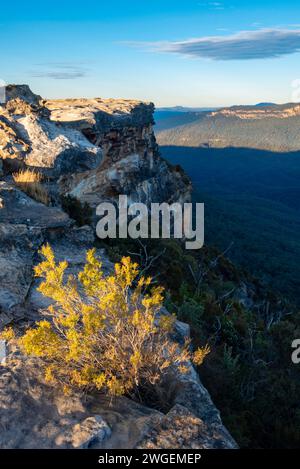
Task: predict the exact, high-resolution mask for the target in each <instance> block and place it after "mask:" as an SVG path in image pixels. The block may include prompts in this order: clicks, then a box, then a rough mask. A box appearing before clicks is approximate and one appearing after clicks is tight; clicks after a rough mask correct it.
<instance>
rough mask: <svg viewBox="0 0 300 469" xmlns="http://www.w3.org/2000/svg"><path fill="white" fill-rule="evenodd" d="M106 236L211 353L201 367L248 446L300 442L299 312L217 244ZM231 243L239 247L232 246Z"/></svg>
mask: <svg viewBox="0 0 300 469" xmlns="http://www.w3.org/2000/svg"><path fill="white" fill-rule="evenodd" d="M146 241H147V240H145V241H143V242H142V243H141V242H139V241H138V240H137V241H135V242H134V241H133V240H123V241H122V242H121V241H120V240H118V242H115V243H114V242H113V240H110V241H107V244H106V247H107V249H108V252H109V254H110V256H111V259H113V260H114V261H115V262H116V261H118V259H120V258H121V256H122V255H124V254H126V253H130V255H131V256H132V258H133V260H134V261H137V262H139V264H140V266H141V267H140V268H141V269H142V271H144V272H147V273H148V275H152V276H155V280H156V281H157V282H158V283H159V284H161V285H163V286H164V287H165V289H166V295H165V298H166V299H165V306H166V307H167V309H168V310H169V311H174V312H175V313H176V315H177V317H178V319H179V320H182V321H184V322H187V323H189V324H190V326H191V334H192V344H193V347H194V348H197V346H198V345H201V344H205V343H208V344H209V346H210V348H211V353H210V354H209V355H208V357H207V358H206V360H205V361H204V363H203V365H202V366H201V367H200V369H199V374H200V377H201V380H202V381H203V383H204V385H205V386H206V387H207V389H208V391H209V392H210V394H211V396H212V398H213V402H214V403H215V405H216V406H217V407H218V409H220V411H221V416H222V419H223V422H224V424H225V425H226V427H227V428H228V430H229V431H230V433H231V434H232V435H233V437H234V438H235V439H236V441H237V442H238V444H239V446H241V447H243V448H299V445H300V432H299V428H300V414H299V412H298V411H297V409H298V407H299V389H300V374H299V365H295V364H293V363H292V360H291V353H292V349H291V343H292V341H293V340H294V339H295V338H299V336H300V313H299V311H298V309H297V307H294V306H293V305H292V304H289V303H288V302H287V301H286V300H285V299H284V298H282V297H281V296H279V295H278V294H277V293H276V292H275V293H274V292H273V291H272V290H270V289H268V288H267V287H266V286H265V285H264V284H262V283H261V282H260V281H258V280H257V279H256V278H254V277H252V276H250V275H249V274H246V273H245V272H244V271H243V270H242V269H240V268H237V267H236V266H235V265H234V264H232V263H231V262H230V261H229V260H228V259H226V253H224V254H222V253H221V252H220V251H218V250H217V249H215V248H212V247H208V246H205V247H204V248H203V249H201V250H199V251H194V252H192V251H186V250H185V249H184V247H183V246H182V245H181V244H180V243H179V242H177V241H176V240H159V241H155V240H148V241H147V242H146ZM231 249H234V246H232V248H231Z"/></svg>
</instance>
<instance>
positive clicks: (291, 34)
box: [130, 29, 300, 60]
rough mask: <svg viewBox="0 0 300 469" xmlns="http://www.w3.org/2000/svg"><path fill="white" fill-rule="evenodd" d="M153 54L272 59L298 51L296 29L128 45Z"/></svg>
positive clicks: (227, 58) (298, 34)
mask: <svg viewBox="0 0 300 469" xmlns="http://www.w3.org/2000/svg"><path fill="white" fill-rule="evenodd" d="M130 44H131V45H133V46H138V47H143V48H146V49H147V50H150V51H154V52H167V53H172V54H180V55H184V56H187V57H197V58H208V59H212V60H251V59H267V58H276V57H281V56H284V55H288V54H293V53H295V52H299V51H300V30H298V29H297V30H288V29H261V30H258V31H241V32H239V33H236V34H232V35H230V36H209V37H199V38H195V39H190V40H187V41H175V42H171V41H165V42H152V43H145V42H131V43H130Z"/></svg>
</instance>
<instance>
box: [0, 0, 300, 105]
mask: <svg viewBox="0 0 300 469" xmlns="http://www.w3.org/2000/svg"><path fill="white" fill-rule="evenodd" d="M0 44H1V49H0V59H1V60H0V64H1V72H0V79H2V80H4V81H5V82H7V83H28V84H29V85H30V86H31V88H32V90H33V91H35V92H36V93H39V94H41V95H42V96H44V97H49V98H56V97H77V96H86V97H93V96H102V97H113V98H116V97H127V98H136V99H143V100H151V101H153V102H154V103H155V104H156V105H157V106H172V105H185V106H224V105H231V104H242V103H244V104H251V103H256V102H260V101H273V102H288V101H291V100H295V98H297V96H298V95H299V100H300V93H298V92H297V89H296V93H295V88H293V87H292V82H295V80H297V79H300V60H299V59H300V53H299V51H300V2H299V1H296V0H295V1H289V0H287V1H285V2H282V1H277V0H273V1H267V0H265V1H258V0H252V1H236V0H224V1H205V0H185V1H177V0H152V1H142V0H139V1H136V0H131V1H121V0H114V1H113V2H108V1H107V0H106V1H105V2H102V1H99V0H98V1H92V0H86V1H85V2H80V3H79V2H76V3H75V2H71V1H64V2H63V1H56V0H52V1H48V0H46V1H44V2H43V3H41V2H37V1H31V2H20V1H14V2H13V3H8V2H6V3H5V4H2V5H1V16H0ZM296 83H297V82H296ZM293 92H294V94H293Z"/></svg>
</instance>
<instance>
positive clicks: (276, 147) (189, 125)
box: [155, 103, 300, 152]
mask: <svg viewBox="0 0 300 469" xmlns="http://www.w3.org/2000/svg"><path fill="white" fill-rule="evenodd" d="M155 118H156V122H157V124H158V125H157V138H158V143H159V144H160V145H175V146H188V147H206V148H226V147H243V148H255V149H260V150H269V151H277V152H289V151H298V150H299V149H300V133H299V126H300V104H299V103H288V104H273V103H259V104H257V105H248V106H244V105H238V106H232V107H225V108H218V109H216V110H212V111H210V112H205V111H202V112H189V113H181V114H180V115H179V114H177V115H176V116H175V115H173V116H169V119H167V118H166V117H164V120H162V119H161V116H160V114H159V113H158V114H157V115H156V116H155Z"/></svg>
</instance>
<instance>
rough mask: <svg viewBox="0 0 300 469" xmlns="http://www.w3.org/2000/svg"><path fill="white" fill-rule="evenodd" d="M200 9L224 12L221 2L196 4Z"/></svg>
mask: <svg viewBox="0 0 300 469" xmlns="http://www.w3.org/2000/svg"><path fill="white" fill-rule="evenodd" d="M198 5H199V6H200V7H206V8H209V9H210V10H224V9H225V8H224V5H223V3H222V2H206V3H198Z"/></svg>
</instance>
